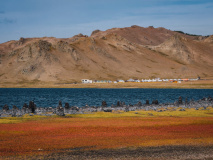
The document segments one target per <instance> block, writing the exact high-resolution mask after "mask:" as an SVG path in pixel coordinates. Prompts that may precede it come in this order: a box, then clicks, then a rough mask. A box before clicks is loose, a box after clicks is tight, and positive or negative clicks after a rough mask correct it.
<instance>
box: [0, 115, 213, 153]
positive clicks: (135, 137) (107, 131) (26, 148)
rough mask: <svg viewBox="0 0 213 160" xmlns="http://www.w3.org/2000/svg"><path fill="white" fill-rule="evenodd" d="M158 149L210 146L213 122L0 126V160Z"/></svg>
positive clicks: (72, 121) (67, 121)
mask: <svg viewBox="0 0 213 160" xmlns="http://www.w3.org/2000/svg"><path fill="white" fill-rule="evenodd" d="M161 145H213V118H212V117H185V118H177V117H176V118H175V117H159V118H157V117H154V118H142V117H137V118H136V117H125V118H50V119H45V120H37V121H29V122H23V123H17V124H0V156H5V155H23V154H31V153H45V152H53V151H54V152H55V151H60V150H61V149H72V148H78V147H85V148H87V147H92V148H93V149H103V148H120V147H132V146H133V147H140V146H161Z"/></svg>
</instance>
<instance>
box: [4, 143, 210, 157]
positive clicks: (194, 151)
mask: <svg viewBox="0 0 213 160" xmlns="http://www.w3.org/2000/svg"><path fill="white" fill-rule="evenodd" d="M4 159H33V160H37V159H45V160H46V159H48V160H61V159H63V160H85V159H89V160H90V159H91V160H108V159H115V160H141V159H144V160H171V159H172V160H176V159H181V160H213V146H160V147H142V148H134V147H133V148H122V149H104V150H86V151H85V150H82V149H75V150H64V151H60V152H57V153H51V154H48V155H43V156H41V155H37V156H36V155H35V156H30V157H29V156H27V157H7V158H6V157H5V158H4Z"/></svg>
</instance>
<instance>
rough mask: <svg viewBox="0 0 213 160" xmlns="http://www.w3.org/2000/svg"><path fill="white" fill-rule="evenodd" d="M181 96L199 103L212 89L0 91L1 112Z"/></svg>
mask: <svg viewBox="0 0 213 160" xmlns="http://www.w3.org/2000/svg"><path fill="white" fill-rule="evenodd" d="M179 96H182V97H183V100H185V98H186V97H187V98H188V100H190V99H194V100H198V99H201V98H203V97H208V96H211V97H213V89H85V88H83V89H77V88H74V89H73V88H72V89H70V88H68V89H58V88H0V109H1V108H2V107H3V106H4V105H5V104H7V105H9V107H10V108H12V106H13V105H16V106H17V107H22V106H23V104H24V103H27V104H29V101H31V100H33V101H34V102H35V104H36V105H37V106H38V107H57V105H58V101H59V100H61V101H62V104H63V106H64V104H65V103H66V102H67V103H69V104H70V106H78V107H81V106H85V105H86V104H88V105H89V106H100V105H101V102H102V101H103V100H105V101H106V102H107V104H108V105H111V104H116V103H117V101H123V102H125V103H126V104H136V103H137V102H139V101H141V102H142V103H145V101H146V100H149V101H150V102H151V101H152V100H155V99H157V100H158V101H159V103H173V102H174V101H176V100H178V97H179Z"/></svg>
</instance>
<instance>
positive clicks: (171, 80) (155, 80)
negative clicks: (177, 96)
mask: <svg viewBox="0 0 213 160" xmlns="http://www.w3.org/2000/svg"><path fill="white" fill-rule="evenodd" d="M197 80H199V78H196V79H187V78H185V79H160V78H155V79H142V80H139V79H128V80H126V81H124V80H122V79H120V80H117V81H110V80H89V79H82V80H81V82H82V83H125V82H178V83H181V82H182V81H197Z"/></svg>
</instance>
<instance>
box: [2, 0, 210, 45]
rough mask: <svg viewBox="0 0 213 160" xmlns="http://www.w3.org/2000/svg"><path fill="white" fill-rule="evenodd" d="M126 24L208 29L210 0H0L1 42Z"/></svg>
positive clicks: (193, 30)
mask: <svg viewBox="0 0 213 160" xmlns="http://www.w3.org/2000/svg"><path fill="white" fill-rule="evenodd" d="M131 25H139V26H142V27H148V26H154V27H165V28H167V29H171V30H181V31H184V32H186V33H191V34H201V35H211V34H213V0H0V43H3V42H6V41H9V40H18V39H19V38H20V37H45V36H47V37H57V38H68V37H72V36H74V35H76V34H78V33H83V34H86V35H90V34H91V32H92V31H93V30H96V29H100V30H107V29H110V28H115V27H130V26H131Z"/></svg>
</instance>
